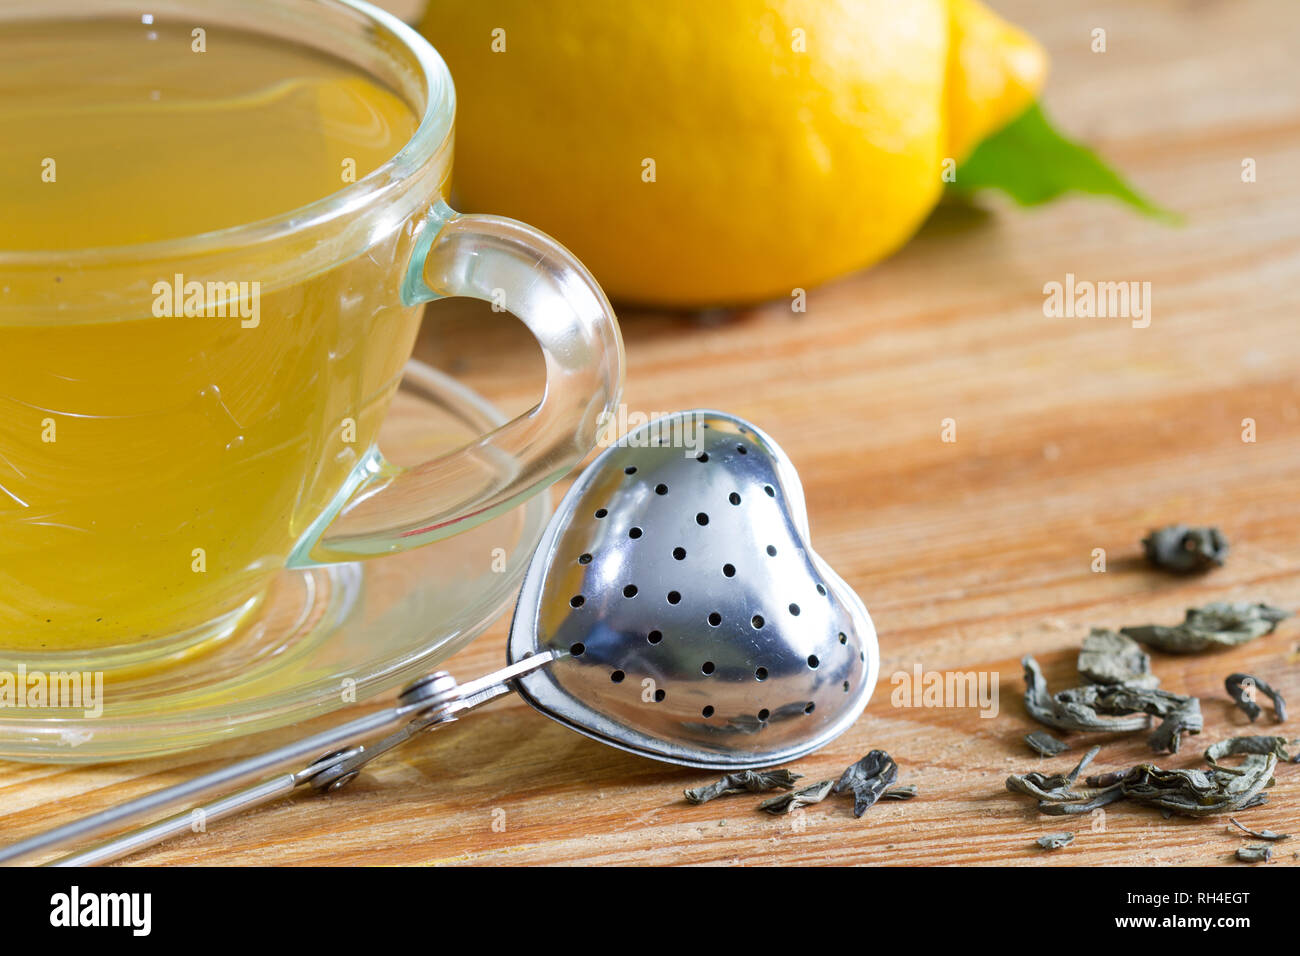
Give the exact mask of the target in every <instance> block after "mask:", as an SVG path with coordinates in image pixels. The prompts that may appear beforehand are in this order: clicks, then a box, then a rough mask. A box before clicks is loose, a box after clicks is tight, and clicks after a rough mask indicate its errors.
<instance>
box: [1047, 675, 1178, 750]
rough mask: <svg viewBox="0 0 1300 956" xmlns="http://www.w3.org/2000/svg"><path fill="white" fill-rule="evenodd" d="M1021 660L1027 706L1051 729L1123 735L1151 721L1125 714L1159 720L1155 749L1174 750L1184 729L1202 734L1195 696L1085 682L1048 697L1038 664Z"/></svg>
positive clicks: (1152, 741) (1154, 734)
mask: <svg viewBox="0 0 1300 956" xmlns="http://www.w3.org/2000/svg"><path fill="white" fill-rule="evenodd" d="M1021 663H1022V664H1023V665H1024V668H1025V709H1026V710H1028V711H1029V715H1030V716H1031V717H1033V718H1034V719H1035V720H1037V721H1039V722H1040V723H1044V724H1047V725H1048V726H1049V727H1056V728H1058V729H1060V730H1081V731H1106V732H1119V733H1127V732H1129V731H1133V730H1144V729H1146V727H1147V726H1148V723H1149V721H1148V720H1147V717H1146V716H1129V715H1149V716H1151V717H1159V718H1160V719H1161V721H1162V723H1161V724H1160V725H1159V726H1158V727H1157V728H1156V729H1155V731H1153V732H1152V734H1151V735H1150V737H1148V738H1147V742H1148V743H1149V744H1150V745H1151V747H1152V748H1153V749H1154V750H1156V751H1157V752H1159V753H1176V752H1177V751H1178V745H1179V743H1180V741H1181V736H1182V734H1183V733H1191V734H1196V733H1200V732H1201V728H1202V726H1203V719H1202V716H1201V704H1200V701H1199V700H1197V699H1196V698H1195V697H1184V696H1182V695H1181V694H1174V693H1171V692H1169V691H1165V690H1160V689H1158V688H1154V687H1135V686H1132V685H1129V684H1116V685H1106V684H1087V685H1085V686H1083V687H1075V688H1072V689H1070V690H1063V691H1060V692H1058V693H1057V694H1055V695H1052V694H1049V693H1048V691H1047V682H1046V680H1045V679H1044V678H1043V672H1042V669H1041V668H1039V666H1038V662H1037V661H1035V660H1034V659H1033V658H1032V657H1030V656H1026V657H1025V658H1024V659H1023V660H1022V661H1021ZM1108 717H1109V718H1114V719H1106V718H1108Z"/></svg>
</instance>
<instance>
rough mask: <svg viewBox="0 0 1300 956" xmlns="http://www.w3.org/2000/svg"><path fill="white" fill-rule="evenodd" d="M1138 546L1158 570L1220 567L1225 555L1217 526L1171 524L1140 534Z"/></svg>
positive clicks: (1225, 546) (1188, 571)
mask: <svg viewBox="0 0 1300 956" xmlns="http://www.w3.org/2000/svg"><path fill="white" fill-rule="evenodd" d="M1142 550H1143V551H1145V552H1146V556H1147V560H1148V561H1150V562H1151V563H1152V564H1153V565H1155V566H1156V567H1157V568H1160V569H1161V570H1162V571H1172V572H1173V573H1174V574H1198V573H1200V572H1202V571H1208V570H1210V568H1221V567H1223V562H1224V559H1225V558H1227V556H1228V539H1227V538H1225V537H1224V536H1223V533H1222V532H1221V531H1219V529H1218V528H1189V527H1188V526H1187V525H1182V524H1171V525H1169V526H1168V527H1165V528H1157V529H1156V530H1155V531H1152V532H1151V533H1150V534H1148V535H1147V536H1146V537H1145V538H1143V539H1142Z"/></svg>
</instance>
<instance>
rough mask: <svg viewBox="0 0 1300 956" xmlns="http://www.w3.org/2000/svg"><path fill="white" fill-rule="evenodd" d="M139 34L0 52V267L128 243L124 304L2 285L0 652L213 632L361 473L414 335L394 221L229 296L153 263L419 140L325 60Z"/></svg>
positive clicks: (350, 73) (399, 104)
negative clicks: (353, 246)
mask: <svg viewBox="0 0 1300 956" xmlns="http://www.w3.org/2000/svg"><path fill="white" fill-rule="evenodd" d="M152 20H153V18H152V17H150V16H148V15H145V16H143V17H137V18H134V19H132V20H129V21H128V20H103V19H100V20H93V21H91V20H87V21H84V22H83V21H78V20H62V21H60V22H58V23H57V24H53V23H48V22H42V21H40V20H31V21H29V22H24V21H22V20H18V21H15V22H11V23H7V24H5V25H4V29H3V30H0V262H3V257H4V255H5V253H6V252H30V251H59V250H68V251H73V250H88V249H101V248H102V249H109V248H117V247H131V249H132V250H133V251H132V258H131V260H130V267H129V271H130V275H131V278H132V282H133V285H134V287H136V291H137V292H140V293H141V294H140V295H137V296H136V297H135V298H134V299H132V300H131V302H132V304H131V305H129V306H126V305H123V301H124V300H123V299H122V298H121V297H118V296H114V295H109V294H107V292H108V290H105V295H104V296H103V301H102V303H101V302H99V301H98V300H97V299H96V297H95V295H94V291H95V290H94V289H93V288H91V289H90V290H89V291H87V290H86V289H84V288H83V289H81V292H80V294H79V295H78V297H77V300H76V308H75V309H71V308H70V309H69V310H68V311H67V312H66V314H65V313H64V312H63V311H61V309H62V305H63V304H64V301H63V299H61V294H62V292H61V290H63V291H66V290H68V289H70V288H72V287H73V286H74V285H75V284H76V283H77V282H78V281H82V282H83V285H84V284H85V282H84V280H83V277H81V276H80V274H79V273H78V272H77V271H76V270H75V267H73V266H70V268H69V270H68V271H67V273H66V274H58V273H57V271H56V272H55V273H54V274H50V275H46V274H42V275H41V276H39V277H33V278H32V279H31V281H21V280H22V276H21V274H19V273H15V275H16V276H18V278H17V279H14V278H11V279H9V280H8V281H7V282H6V281H3V280H4V273H3V272H0V650H3V651H5V652H14V653H17V654H23V653H27V652H30V653H32V654H34V655H36V656H37V657H39V656H40V655H41V654H42V653H45V652H51V653H57V652H63V651H81V650H94V649H96V648H103V647H107V646H111V645H121V644H123V643H124V642H141V641H149V640H152V639H155V638H163V637H168V636H175V635H177V634H181V633H184V632H186V630H187V629H195V628H207V627H212V626H213V622H221V621H225V622H226V623H227V624H228V623H229V621H230V620H232V619H234V618H235V617H237V616H238V615H239V614H240V613H241V611H242V610H243V609H246V608H248V607H249V606H251V605H252V604H253V603H254V602H255V601H256V597H257V595H258V594H259V593H260V592H261V591H262V590H263V589H264V588H265V586H266V585H267V583H268V581H269V579H270V576H271V575H273V574H274V573H275V572H276V571H278V570H279V569H280V568H282V567H283V566H284V562H285V558H286V556H287V555H288V554H289V553H290V552H291V551H292V550H293V548H294V546H295V544H296V543H297V542H298V541H299V539H301V538H302V536H303V535H304V533H305V532H306V531H307V530H308V527H309V525H311V523H312V522H313V521H315V520H316V519H318V518H319V517H320V516H321V515H322V513H323V512H325V511H326V510H327V508H328V507H329V505H330V503H331V502H332V501H334V500H335V499H336V498H337V497H338V496H339V495H340V494H341V493H342V492H345V491H346V490H347V485H348V479H349V476H350V475H352V474H354V472H356V470H357V468H358V465H359V463H362V462H363V461H365V460H366V459H367V456H368V455H369V454H370V453H371V450H372V448H373V445H374V440H375V434H376V432H377V430H378V426H379V423H380V421H381V420H382V418H383V416H384V412H385V409H386V407H387V405H388V402H389V400H390V399H391V397H392V395H393V392H394V390H395V388H396V386H397V383H398V380H399V378H400V375H401V370H402V367H403V364H404V363H405V361H406V358H407V357H408V356H409V354H410V351H411V347H412V343H413V340H414V336H415V334H416V331H417V328H418V322H419V311H418V309H414V308H410V307H404V306H402V305H401V304H400V303H398V302H394V301H393V295H392V292H391V290H392V289H393V288H395V287H396V286H397V285H398V284H399V283H400V281H401V276H402V273H403V270H404V267H405V263H406V262H407V260H408V259H409V244H410V241H411V236H410V229H409V227H407V228H403V227H402V226H401V224H400V223H398V224H394V225H393V226H392V228H391V231H390V232H389V233H388V234H380V235H377V236H376V237H375V243H374V244H373V245H372V246H371V247H370V249H369V251H368V252H367V253H366V254H365V255H361V256H356V257H353V258H351V259H349V260H345V261H342V262H337V261H336V262H334V263H331V264H330V265H329V266H328V267H325V268H317V269H315V270H314V271H311V272H310V273H309V274H301V273H299V274H286V269H285V267H284V263H283V262H282V261H280V259H279V258H278V256H279V255H282V253H281V252H277V249H278V248H279V247H274V248H273V246H272V244H270V243H268V244H267V253H266V259H265V261H263V262H262V263H261V264H260V265H259V266H258V267H256V268H254V269H252V270H248V269H244V270H241V271H239V272H238V273H237V274H222V273H220V272H219V271H218V272H215V273H213V272H211V271H209V272H208V274H204V275H187V274H186V272H185V271H184V266H185V263H184V262H183V261H178V260H177V259H176V258H175V257H174V256H170V255H165V254H164V253H163V252H162V250H163V249H164V248H165V247H164V245H163V244H164V243H165V242H166V241H167V240H176V239H180V238H183V237H187V236H194V235H196V234H199V233H211V232H214V231H218V230H224V229H230V228H232V227H236V226H241V225H244V224H248V223H254V222H257V221H259V220H266V219H271V218H273V217H277V216H282V215H283V214H285V213H287V212H289V211H291V210H295V209H298V208H300V207H304V206H307V205H308V204H310V203H312V202H314V201H316V200H319V199H321V198H322V197H326V196H329V195H330V194H332V193H335V192H337V191H338V190H340V189H343V188H344V187H345V186H347V185H348V184H349V183H351V182H354V181H356V180H359V179H361V178H362V177H364V176H366V175H367V174H369V173H370V172H372V171H373V170H375V169H376V168H378V167H379V166H381V165H382V164H383V163H385V162H386V161H387V160H388V159H390V158H391V157H392V156H393V155H394V154H396V153H397V152H398V150H400V149H401V147H402V146H403V144H404V143H406V142H407V140H408V139H410V137H411V135H412V133H413V132H414V130H415V127H416V124H417V117H416V115H415V113H414V112H413V111H412V109H411V108H410V107H409V106H408V105H407V104H406V102H404V101H403V99H401V98H400V97H399V96H397V95H396V94H395V93H393V92H391V91H390V90H389V89H387V88H385V87H384V86H382V85H380V84H379V83H378V82H377V81H376V80H374V79H372V78H371V77H370V76H369V75H367V74H366V73H365V72H363V71H361V70H359V69H356V68H354V67H353V66H352V65H350V64H349V63H347V62H345V61H344V60H341V59H334V58H331V57H329V56H327V55H325V54H322V53H318V52H315V51H313V50H311V49H308V48H307V47H305V46H304V47H294V46H292V45H290V44H286V43H284V42H272V41H271V40H269V39H266V38H263V37H259V36H258V35H255V34H252V33H243V32H240V31H236V30H228V29H221V28H219V27H216V26H208V27H206V28H195V27H190V26H188V25H181V24H177V23H170V24H163V23H161V22H160V23H154V22H152ZM241 241H244V240H241ZM69 262H70V263H71V262H75V260H74V259H72V258H71V257H69ZM144 290H147V291H144ZM69 301H71V300H70V299H69Z"/></svg>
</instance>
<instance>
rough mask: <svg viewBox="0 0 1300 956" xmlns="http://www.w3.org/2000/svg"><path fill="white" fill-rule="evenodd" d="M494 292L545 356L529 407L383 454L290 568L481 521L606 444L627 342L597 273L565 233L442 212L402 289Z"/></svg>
mask: <svg viewBox="0 0 1300 956" xmlns="http://www.w3.org/2000/svg"><path fill="white" fill-rule="evenodd" d="M443 296H469V297H472V298H475V299H486V300H488V301H490V302H493V303H494V304H495V305H497V306H499V307H502V308H505V309H507V310H509V311H510V312H512V313H513V314H514V315H515V316H516V317H518V318H519V319H520V320H521V321H522V322H523V323H524V325H526V326H527V327H528V329H529V331H530V332H532V333H533V335H534V336H535V337H536V338H537V341H538V343H539V344H540V345H541V347H542V354H543V356H544V357H545V360H546V389H545V391H544V393H543V395H542V400H541V401H540V402H538V404H537V405H535V406H534V407H533V408H532V409H531V410H530V411H527V412H525V413H524V414H522V415H520V416H519V417H518V418H515V419H514V420H513V421H509V422H507V423H506V424H504V425H502V426H500V427H499V428H497V429H496V430H495V431H492V432H489V433H488V434H486V435H483V436H482V437H480V438H478V439H476V440H474V441H472V442H470V443H469V444H467V445H465V446H464V447H462V448H459V449H456V450H455V451H451V452H448V453H447V454H444V455H442V456H440V457H438V458H435V459H433V460H432V461H427V462H424V463H423V464H421V465H417V466H415V467H412V468H398V467H396V466H394V465H391V464H389V463H388V462H385V461H384V460H383V458H382V456H378V455H376V456H375V460H374V461H373V462H371V463H370V467H369V468H368V470H367V471H365V472H363V473H362V475H361V479H360V483H359V484H358V485H356V486H355V487H354V488H352V489H351V494H349V495H348V496H347V497H346V499H345V500H344V501H343V502H342V504H341V506H340V507H337V508H335V509H331V512H330V513H329V514H327V515H325V516H323V517H322V520H321V521H320V522H318V524H317V527H318V528H319V529H320V530H319V531H318V533H317V534H316V535H314V536H309V539H308V540H307V541H305V542H304V543H303V545H300V547H299V548H298V550H297V552H296V553H295V558H291V560H290V566H293V567H303V566H309V565H314V564H326V563H331V562H335V561H351V560H355V559H358V558H368V557H374V556H376V555H381V554H391V553H393V552H397V551H405V550H406V549H408V548H413V547H415V546H417V545H421V544H426V543H428V542H430V541H436V540H438V539H439V538H445V537H447V536H449V535H452V534H456V533H457V532H460V531H464V530H466V529H468V528H472V527H473V526H474V525H476V524H479V523H480V522H483V521H487V520H489V519H490V518H493V517H495V516H496V515H498V514H500V513H501V512H503V511H506V510H507V509H509V508H512V507H514V506H515V505H517V504H519V503H520V502H521V501H523V500H525V499H526V498H528V497H530V496H531V495H534V494H536V493H537V492H539V491H541V490H543V489H544V488H546V487H548V486H549V485H551V484H552V483H553V482H555V481H556V480H557V479H559V478H561V477H562V476H563V475H564V474H565V473H567V472H568V471H569V469H571V468H572V467H573V466H574V465H576V464H578V462H580V461H581V460H582V459H583V458H585V457H586V455H587V453H588V452H590V451H591V449H592V448H593V447H594V446H595V444H596V439H597V436H598V433H599V431H600V429H601V428H602V426H603V425H604V424H605V421H606V420H607V416H609V414H610V413H611V412H612V411H613V409H614V406H615V404H616V403H617V402H618V400H619V396H620V394H621V392H622V387H623V340H622V336H621V335H620V334H619V329H618V321H617V319H615V317H614V310H613V309H612V308H611V307H610V304H609V301H608V300H607V299H606V298H605V294H604V293H603V292H602V291H601V289H600V286H598V285H597V284H596V280H595V279H593V278H592V277H591V273H589V272H588V271H587V269H586V268H585V267H584V266H583V265H582V263H580V262H579V261H578V260H577V259H575V258H574V257H573V255H572V254H571V253H569V251H568V250H567V249H565V248H564V247H563V246H561V245H560V244H559V243H558V242H556V241H555V240H554V239H551V238H550V237H549V236H547V235H545V234H544V233H542V232H539V231H538V230H536V229H534V228H533V227H531V226H528V225H525V224H524V223H521V222H516V221H515V220H513V219H506V218H503V217H501V216H477V215H461V214H460V213H457V212H455V211H454V210H452V209H450V208H449V207H448V206H446V204H444V203H439V204H438V205H437V206H436V207H435V208H434V210H433V212H432V216H431V218H430V221H429V222H427V223H426V224H425V226H424V228H423V231H422V232H421V233H420V235H419V238H418V240H417V244H416V248H415V255H414V257H413V260H412V264H411V269H410V271H409V273H408V275H407V277H406V282H405V283H404V285H403V288H402V299H403V302H404V303H405V304H406V305H417V304H419V303H421V302H427V301H429V300H431V299H436V298H441V297H443Z"/></svg>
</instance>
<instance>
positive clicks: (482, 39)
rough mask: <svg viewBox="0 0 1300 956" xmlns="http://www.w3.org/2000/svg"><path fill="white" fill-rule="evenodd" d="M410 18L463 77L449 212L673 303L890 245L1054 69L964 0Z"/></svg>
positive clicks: (1011, 30) (484, 9) (688, 4)
mask: <svg viewBox="0 0 1300 956" xmlns="http://www.w3.org/2000/svg"><path fill="white" fill-rule="evenodd" d="M422 30H423V32H424V34H425V36H427V37H428V38H429V40H430V41H431V42H432V43H433V45H434V46H435V47H437V48H438V50H439V51H440V52H441V53H442V55H443V57H444V58H445V59H446V60H447V63H448V65H449V66H450V67H451V71H452V76H453V77H455V81H456V89H457V95H458V99H459V104H458V108H457V120H456V172H455V191H456V196H457V200H458V202H459V204H460V205H461V207H462V208H464V209H466V210H467V211H474V212H497V213H502V214H504V215H509V216H514V217H516V218H519V219H523V220H524V221H526V222H529V223H532V224H533V225H535V226H538V227H539V228H541V229H544V230H546V231H547V232H549V233H551V234H552V235H553V236H555V237H556V238H557V239H559V240H560V241H561V242H563V243H564V244H565V245H567V246H568V247H569V248H570V249H572V250H573V252H574V253H575V254H576V255H577V256H578V257H579V258H581V259H582V260H583V261H584V262H585V263H586V264H587V265H588V266H589V267H590V268H591V270H592V272H593V273H594V274H595V276H596V278H597V279H598V280H599V281H600V282H601V283H602V285H604V287H605V289H606V290H607V291H608V292H609V293H610V294H611V295H612V296H614V297H616V298H619V299H622V300H625V301H634V302H641V303H647V304H656V305H666V306H687V307H697V306H709V305H728V304H737V303H743V302H750V301H755V300H760V299H765V298H770V297H773V296H778V295H781V296H789V295H791V294H792V291H793V290H794V289H796V288H807V287H810V286H813V285H816V284H817V283H819V282H823V281H825V280H827V279H831V278H834V277H835V276H838V275H842V274H844V273H846V272H849V271H852V270H854V269H858V268H861V267H863V266H865V265H868V264H870V263H872V262H875V261H877V260H879V259H880V258H882V257H883V256H885V255H887V254H889V253H890V252H892V251H893V250H894V249H895V248H897V247H898V246H899V245H901V244H902V243H903V242H905V241H906V240H907V238H908V237H909V236H910V235H911V234H912V232H913V231H914V230H915V229H916V228H917V226H918V225H919V224H920V222H921V221H922V220H923V219H924V218H925V216H926V214H927V213H928V212H929V211H930V209H931V208H932V207H933V205H934V204H935V202H936V201H937V200H938V197H939V194H940V191H941V189H942V185H943V173H944V170H945V169H946V168H951V166H952V164H954V163H956V162H959V161H960V160H961V159H963V158H964V157H965V156H966V154H967V153H968V152H969V151H970V150H971V149H973V148H974V146H975V145H976V144H977V143H978V142H979V141H980V140H981V139H982V138H983V137H985V136H987V135H988V134H989V133H991V132H993V131H995V130H996V129H997V128H999V127H1000V126H1002V125H1004V124H1005V123H1006V122H1008V121H1010V120H1011V119H1013V118H1014V117H1015V116H1016V115H1017V114H1018V113H1020V112H1021V111H1022V110H1024V109H1025V108H1026V107H1027V106H1029V104H1030V103H1031V102H1033V100H1034V99H1035V97H1036V95H1037V92H1038V89H1039V87H1040V85H1041V83H1042V80H1043V76H1044V73H1045V70H1046V60H1045V57H1044V55H1043V52H1042V50H1041V49H1040V48H1039V46H1038V45H1037V44H1036V43H1035V42H1034V41H1033V40H1032V39H1031V38H1030V37H1028V36H1026V35H1025V34H1024V33H1022V32H1021V31H1019V30H1017V29H1016V28H1015V27H1012V26H1010V25H1009V24H1007V23H1005V22H1003V21H1002V20H1000V19H999V18H997V17H996V16H995V15H994V14H992V13H991V12H989V11H988V10H987V9H986V8H984V7H983V6H981V5H980V4H979V3H977V2H975V0H908V2H906V3H899V2H897V0H709V2H707V3H700V2H698V0H657V2H653V3H651V2H644V3H635V4H631V3H623V2H614V3H611V2H609V0H563V2H559V0H555V2H544V0H499V2H496V3H484V2H482V0H436V2H433V3H431V4H430V7H429V10H428V12H427V13H426V15H425V17H424V20H423V23H422Z"/></svg>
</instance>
